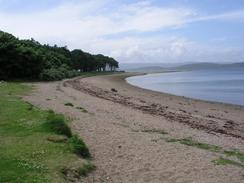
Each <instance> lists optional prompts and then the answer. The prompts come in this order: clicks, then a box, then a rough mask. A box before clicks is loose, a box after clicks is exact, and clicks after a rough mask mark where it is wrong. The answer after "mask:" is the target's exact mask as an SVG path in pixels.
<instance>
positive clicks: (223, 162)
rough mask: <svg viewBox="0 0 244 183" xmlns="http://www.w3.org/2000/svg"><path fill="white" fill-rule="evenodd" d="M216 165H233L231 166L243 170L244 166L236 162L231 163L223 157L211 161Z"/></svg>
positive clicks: (231, 161)
mask: <svg viewBox="0 0 244 183" xmlns="http://www.w3.org/2000/svg"><path fill="white" fill-rule="evenodd" d="M213 162H214V163H215V164H216V165H233V166H237V167H240V168H244V164H242V163H240V162H237V161H233V160H230V159H226V158H223V157H219V158H218V159H217V160H214V161H213Z"/></svg>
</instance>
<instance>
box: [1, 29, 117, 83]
mask: <svg viewBox="0 0 244 183" xmlns="http://www.w3.org/2000/svg"><path fill="white" fill-rule="evenodd" d="M118 67H119V64H118V62H117V61H116V60H115V59H113V58H111V57H108V56H104V55H102V54H99V55H92V54H90V53H86V52H83V51H82V50H79V49H75V50H73V51H70V50H68V49H67V47H58V46H57V45H54V46H50V45H46V44H44V45H42V44H40V43H39V42H37V41H35V40H34V39H30V40H29V39H28V40H20V39H18V38H16V37H15V36H13V35H11V34H9V33H6V32H3V31H0V79H1V80H9V79H31V80H49V81H51V80H60V79H63V78H70V77H74V76H78V75H79V74H80V72H92V71H101V72H102V71H115V70H116V69H117V68H118Z"/></svg>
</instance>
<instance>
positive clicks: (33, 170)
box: [0, 83, 94, 183]
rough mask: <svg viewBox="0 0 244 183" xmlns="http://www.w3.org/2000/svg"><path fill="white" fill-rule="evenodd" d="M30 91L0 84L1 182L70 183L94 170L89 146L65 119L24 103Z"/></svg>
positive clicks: (27, 88)
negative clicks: (72, 130)
mask: <svg viewBox="0 0 244 183" xmlns="http://www.w3.org/2000/svg"><path fill="white" fill-rule="evenodd" d="M30 91H31V87H29V86H26V85H22V84H17V83H1V84H0V138H1V140H0V182H12V183H15V182H16V183H22V182H28V183H29V182H40V183H45V182H68V181H69V180H74V179H78V178H80V177H82V176H83V175H86V174H87V172H89V171H90V170H93V169H94V166H93V165H92V164H91V163H90V162H89V161H88V160H86V158H89V157H90V154H89V151H88V149H87V147H86V145H85V144H84V142H83V141H82V140H81V139H78V137H77V136H73V135H72V133H71V131H70V129H69V127H68V126H67V121H66V120H65V118H64V117H63V116H62V115H57V114H55V113H54V112H52V111H43V110H40V109H38V108H36V107H34V106H32V105H31V104H28V103H26V102H24V101H22V100H21V98H20V96H21V95H24V94H26V93H28V92H30ZM81 156H83V158H80V157H81ZM88 165H89V166H88ZM87 167H91V168H89V169H88V168H87ZM64 170H65V171H64ZM80 170H83V171H82V173H80ZM84 170H86V171H87V172H85V173H84Z"/></svg>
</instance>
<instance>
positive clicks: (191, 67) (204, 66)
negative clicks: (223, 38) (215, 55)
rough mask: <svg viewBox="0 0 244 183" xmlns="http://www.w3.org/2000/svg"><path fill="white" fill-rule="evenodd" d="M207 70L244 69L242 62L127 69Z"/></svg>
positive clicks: (157, 70)
mask: <svg viewBox="0 0 244 183" xmlns="http://www.w3.org/2000/svg"><path fill="white" fill-rule="evenodd" d="M206 69H207V70H209V69H244V62H240V63H231V64H218V63H193V64H185V65H180V66H175V67H161V66H148V67H138V68H133V69H127V71H130V72H149V73H152V72H165V71H192V70H206Z"/></svg>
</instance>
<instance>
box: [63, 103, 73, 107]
mask: <svg viewBox="0 0 244 183" xmlns="http://www.w3.org/2000/svg"><path fill="white" fill-rule="evenodd" d="M64 105H65V106H69V107H74V105H73V104H72V103H70V102H68V103H65V104H64Z"/></svg>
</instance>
